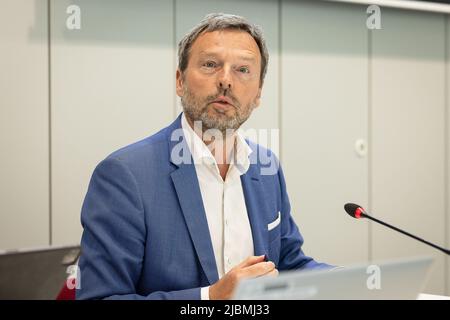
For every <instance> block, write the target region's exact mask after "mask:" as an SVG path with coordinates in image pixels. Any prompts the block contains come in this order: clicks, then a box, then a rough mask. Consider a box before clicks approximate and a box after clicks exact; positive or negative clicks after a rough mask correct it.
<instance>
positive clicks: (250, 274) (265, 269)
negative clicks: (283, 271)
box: [209, 256, 278, 300]
mask: <svg viewBox="0 0 450 320" xmlns="http://www.w3.org/2000/svg"><path fill="white" fill-rule="evenodd" d="M277 275H278V270H277V269H275V264H274V263H273V262H271V261H269V262H264V256H259V257H258V256H252V257H248V258H247V259H245V260H244V261H242V262H241V263H240V264H238V265H237V266H236V267H234V268H233V269H231V270H230V271H229V272H228V273H226V274H225V275H224V276H223V277H222V278H221V279H220V280H219V281H217V282H216V283H214V284H213V285H212V286H211V287H209V299H210V300H227V299H230V298H231V297H232V296H233V293H234V290H235V289H236V286H237V284H238V282H239V281H240V280H242V279H248V278H256V277H261V276H277Z"/></svg>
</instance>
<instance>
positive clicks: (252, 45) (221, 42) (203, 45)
mask: <svg viewBox="0 0 450 320" xmlns="http://www.w3.org/2000/svg"><path fill="white" fill-rule="evenodd" d="M229 53H233V54H235V55H237V56H239V58H241V59H243V60H247V61H255V62H258V61H260V60H261V53H260V50H259V47H258V44H257V43H256V41H255V39H254V38H253V37H252V36H251V35H250V34H249V33H248V32H246V31H243V30H238V29H225V30H216V31H212V32H203V33H201V34H200V35H199V36H198V38H197V39H196V40H195V41H194V43H193V44H192V47H191V50H190V55H191V58H192V57H193V56H196V57H208V56H211V57H217V56H220V55H222V54H229Z"/></svg>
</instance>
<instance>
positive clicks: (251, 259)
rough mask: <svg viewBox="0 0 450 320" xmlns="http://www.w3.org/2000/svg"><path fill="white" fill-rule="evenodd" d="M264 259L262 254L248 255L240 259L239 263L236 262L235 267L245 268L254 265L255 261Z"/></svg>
mask: <svg viewBox="0 0 450 320" xmlns="http://www.w3.org/2000/svg"><path fill="white" fill-rule="evenodd" d="M262 261H264V255H262V256H250V257H248V258H247V259H245V260H244V261H242V262H241V263H240V264H238V265H237V266H236V268H238V269H240V268H245V267H249V266H251V265H254V264H255V263H259V262H262Z"/></svg>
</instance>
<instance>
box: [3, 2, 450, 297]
mask: <svg viewBox="0 0 450 320" xmlns="http://www.w3.org/2000/svg"><path fill="white" fill-rule="evenodd" d="M71 4H76V5H78V6H79V7H80V8H81V29H80V30H69V29H67V28H66V19H67V17H68V16H69V14H68V13H66V9H67V7H68V6H69V5H71ZM237 8H238V9H237ZM209 12H228V13H235V14H239V15H243V16H245V17H247V18H248V19H249V20H251V21H253V22H255V23H257V24H259V25H261V26H262V27H263V29H264V32H265V35H266V38H267V42H268V46H269V51H270V64H269V70H268V74H267V77H266V81H265V85H264V90H263V97H262V104H261V107H260V108H258V109H257V110H256V111H255V112H254V114H253V115H252V118H251V119H250V120H249V122H248V123H247V124H246V127H247V128H263V129H269V130H270V129H280V131H279V148H276V149H277V153H279V155H280V157H281V160H282V163H283V166H284V171H285V175H286V178H287V183H288V192H289V194H290V199H291V204H292V210H293V215H294V217H295V219H296V221H297V223H298V224H299V226H300V229H301V231H302V233H303V235H304V236H305V239H306V242H305V251H306V252H307V253H308V254H310V255H312V256H314V257H315V258H316V259H318V260H322V261H327V262H330V263H335V264H352V263H357V262H364V261H371V260H376V261H377V260H383V259H389V258H393V257H402V256H415V255H434V256H435V258H436V265H435V268H434V270H433V273H432V276H431V278H430V280H429V283H428V285H427V287H426V288H425V290H424V291H425V292H430V293H436V294H447V295H450V291H449V288H450V277H449V275H450V265H449V261H448V258H445V257H444V255H441V254H439V253H436V252H434V251H433V250H432V249H430V248H428V247H426V246H424V245H422V244H419V243H416V242H414V241H412V240H409V239H407V238H405V237H404V236H402V235H399V234H396V233H394V232H391V231H389V230H385V229H382V228H379V227H378V226H374V225H369V224H367V223H366V222H362V221H355V220H352V219H350V218H349V217H347V216H346V215H345V213H344V211H343V205H344V203H346V202H350V201H353V202H357V203H360V204H361V205H363V206H365V207H366V208H367V209H368V210H369V211H373V212H374V214H375V215H377V216H378V217H380V218H382V219H385V220H387V221H389V222H391V223H393V224H394V225H399V226H403V227H404V228H405V229H407V230H409V231H411V232H412V233H416V234H418V235H420V236H423V237H424V238H427V239H430V240H431V241H434V242H436V243H438V244H440V245H442V246H447V247H449V246H450V237H449V234H450V219H449V210H448V199H449V197H450V191H449V188H448V183H449V175H448V168H449V165H450V163H449V155H448V152H449V148H448V143H449V138H450V137H449V130H448V127H449V125H448V124H449V121H450V118H449V112H448V107H449V106H448V95H449V92H450V86H449V82H448V76H449V72H450V68H449V55H448V52H449V46H450V36H449V32H448V30H449V20H448V17H447V16H446V15H443V14H438V13H426V12H416V11H403V10H397V9H388V8H382V10H381V26H382V29H380V30H369V29H367V27H366V19H367V17H368V15H367V13H366V7H365V6H360V5H349V4H342V3H333V2H319V1H294V0H245V1H237V0H228V1H225V0H221V1H202V0H183V1H177V0H172V1H166V0H151V1H149V0H134V1H127V2H126V3H125V2H123V1H119V0H109V1H100V0H90V1H87V0H77V1H75V0H73V1H72V0H57V1H55V0H34V1H31V0H0V70H1V72H0V150H1V155H2V156H1V157H0V178H1V180H0V199H1V201H0V249H10V248H20V247H33V246H40V245H47V244H54V245H56V244H58V245H62V244H71V243H78V242H79V240H80V236H81V231H82V230H81V226H80V222H79V215H80V209H81V205H82V201H83V198H84V195H85V193H86V190H87V186H88V183H89V179H90V176H91V174H92V171H93V169H94V168H95V166H96V164H97V163H98V162H99V161H101V160H102V159H103V158H104V157H106V156H107V155H108V154H109V153H111V152H112V151H114V150H116V149H117V148H119V147H121V146H124V145H126V144H129V143H131V142H134V141H136V140H139V139H142V138H144V137H146V136H148V135H150V134H152V133H154V132H156V131H157V130H158V129H160V128H162V127H164V126H166V125H167V124H169V123H170V122H171V121H172V119H174V118H175V117H176V115H177V114H178V112H179V110H181V109H180V105H179V102H178V99H177V97H176V95H175V90H174V89H175V84H174V81H175V70H176V61H177V60H176V45H177V43H178V41H179V40H180V38H181V37H182V36H183V35H184V34H185V33H186V32H188V30H189V29H190V28H192V27H193V26H194V25H195V24H196V23H197V22H198V21H200V20H201V18H203V16H204V15H205V14H207V13H209ZM357 140H362V141H363V142H365V143H366V144H367V145H368V153H367V155H366V156H360V155H358V154H357V152H356V150H355V143H356V141H357ZM267 144H268V145H269V146H272V145H271V144H270V143H267ZM274 147H276V146H274ZM446 259H447V260H446Z"/></svg>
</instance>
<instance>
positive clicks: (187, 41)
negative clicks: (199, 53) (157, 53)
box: [178, 13, 269, 87]
mask: <svg viewBox="0 0 450 320" xmlns="http://www.w3.org/2000/svg"><path fill="white" fill-rule="evenodd" d="M225 29H237V30H242V31H246V32H248V33H249V34H250V35H251V36H252V37H253V39H255V41H256V43H257V44H258V47H259V52H260V53H261V74H260V82H259V86H260V87H262V85H263V82H264V77H265V75H266V72H267V64H268V62H269V52H268V51H267V47H266V42H265V40H264V37H263V33H262V30H261V28H260V27H259V26H257V25H255V24H251V23H250V22H248V21H247V19H245V18H244V17H241V16H236V15H233V14H225V13H210V14H208V15H206V16H205V18H203V20H202V21H200V23H199V24H198V25H196V26H195V27H194V28H193V29H192V30H191V31H189V32H188V33H187V34H186V35H185V36H184V37H183V39H181V41H180V42H179V43H178V68H179V69H180V71H181V73H184V71H185V70H186V68H187V66H188V61H189V51H190V49H191V47H192V44H193V43H194V42H195V40H196V39H197V38H198V37H199V36H200V34H201V33H202V32H213V31H216V30H225Z"/></svg>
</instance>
